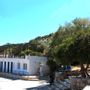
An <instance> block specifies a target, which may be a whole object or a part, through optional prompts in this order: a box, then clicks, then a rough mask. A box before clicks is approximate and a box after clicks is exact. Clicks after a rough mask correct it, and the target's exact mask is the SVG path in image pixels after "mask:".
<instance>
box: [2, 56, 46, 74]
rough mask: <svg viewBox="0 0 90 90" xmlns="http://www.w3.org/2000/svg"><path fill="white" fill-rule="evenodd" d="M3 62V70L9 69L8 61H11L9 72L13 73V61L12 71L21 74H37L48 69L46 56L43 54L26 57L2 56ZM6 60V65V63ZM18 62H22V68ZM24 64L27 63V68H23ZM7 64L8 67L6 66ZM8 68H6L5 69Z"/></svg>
mask: <svg viewBox="0 0 90 90" xmlns="http://www.w3.org/2000/svg"><path fill="white" fill-rule="evenodd" d="M1 62H3V66H1V67H3V71H2V72H7V71H8V62H9V72H8V73H11V62H13V70H12V73H15V74H21V75H36V74H40V75H41V74H42V75H43V74H44V73H45V71H46V67H47V66H46V62H47V58H46V57H41V56H26V58H25V59H22V58H0V63H1ZM5 62H6V65H5ZM18 63H20V69H18ZM23 64H27V70H25V69H23ZM5 66H6V67H5ZM4 68H6V70H4Z"/></svg>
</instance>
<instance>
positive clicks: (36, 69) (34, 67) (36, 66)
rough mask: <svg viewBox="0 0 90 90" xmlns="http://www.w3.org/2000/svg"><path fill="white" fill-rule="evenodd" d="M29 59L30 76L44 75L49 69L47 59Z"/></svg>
mask: <svg viewBox="0 0 90 90" xmlns="http://www.w3.org/2000/svg"><path fill="white" fill-rule="evenodd" d="M28 59H29V60H30V74H32V75H34V74H41V73H43V74H44V71H46V69H47V68H46V67H47V66H46V62H47V57H40V56H30V57H29V58H28ZM43 67H44V68H43Z"/></svg>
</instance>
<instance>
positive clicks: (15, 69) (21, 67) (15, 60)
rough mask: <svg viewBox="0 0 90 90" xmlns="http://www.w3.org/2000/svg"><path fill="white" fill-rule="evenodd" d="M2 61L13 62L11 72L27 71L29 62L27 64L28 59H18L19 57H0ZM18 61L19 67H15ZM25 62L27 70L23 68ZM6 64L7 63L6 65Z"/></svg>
mask: <svg viewBox="0 0 90 90" xmlns="http://www.w3.org/2000/svg"><path fill="white" fill-rule="evenodd" d="M1 61H3V62H6V63H8V62H13V66H14V67H13V73H21V72H22V71H25V72H28V73H30V72H29V67H30V64H29V60H28V59H20V58H0V62H1ZM18 63H20V69H18V67H17V64H18ZM24 63H26V64H27V66H28V67H27V70H23V64H24ZM6 66H7V65H6Z"/></svg>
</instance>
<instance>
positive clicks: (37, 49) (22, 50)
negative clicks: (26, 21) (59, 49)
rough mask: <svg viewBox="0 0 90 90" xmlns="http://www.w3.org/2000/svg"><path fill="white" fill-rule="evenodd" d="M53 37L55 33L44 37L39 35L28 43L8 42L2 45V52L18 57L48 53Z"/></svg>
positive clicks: (0, 52)
mask: <svg viewBox="0 0 90 90" xmlns="http://www.w3.org/2000/svg"><path fill="white" fill-rule="evenodd" d="M52 39H53V34H50V35H46V36H43V37H37V38H35V39H33V40H31V41H29V42H28V43H22V44H9V43H8V44H6V45H3V46H0V54H5V55H7V54H8V56H9V57H13V56H15V57H17V56H24V55H28V54H30V55H46V53H47V51H48V47H49V45H50V44H51V42H52Z"/></svg>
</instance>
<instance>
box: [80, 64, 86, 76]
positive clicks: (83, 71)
mask: <svg viewBox="0 0 90 90" xmlns="http://www.w3.org/2000/svg"><path fill="white" fill-rule="evenodd" d="M81 75H82V77H83V78H86V74H85V68H84V65H83V64H81Z"/></svg>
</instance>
